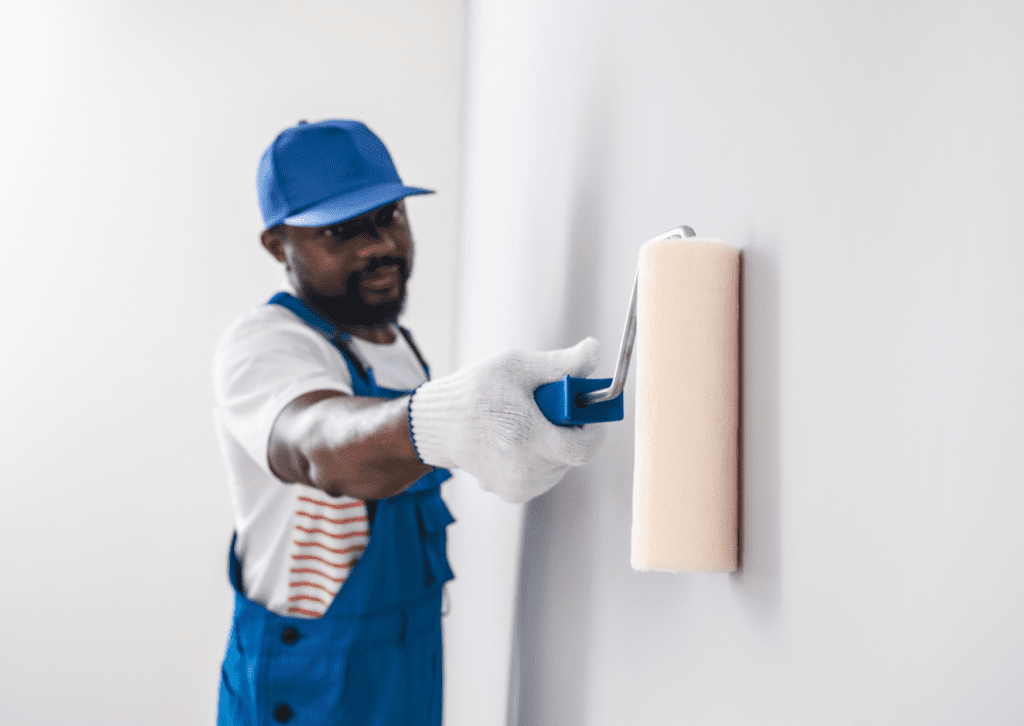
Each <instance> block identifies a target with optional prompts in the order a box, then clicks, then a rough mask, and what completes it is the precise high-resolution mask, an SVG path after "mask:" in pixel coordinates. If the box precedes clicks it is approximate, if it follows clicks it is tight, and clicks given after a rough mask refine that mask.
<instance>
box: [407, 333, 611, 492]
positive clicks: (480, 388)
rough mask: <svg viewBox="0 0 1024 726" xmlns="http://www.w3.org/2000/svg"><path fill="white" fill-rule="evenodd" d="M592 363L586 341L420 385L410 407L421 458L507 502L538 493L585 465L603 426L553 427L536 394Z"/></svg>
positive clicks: (504, 357) (497, 359) (495, 359)
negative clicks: (475, 482)
mask: <svg viewBox="0 0 1024 726" xmlns="http://www.w3.org/2000/svg"><path fill="white" fill-rule="evenodd" d="M597 360H598V344H597V341H596V340H594V339H593V338H587V339H585V340H582V341H580V342H579V343H577V344H576V345H574V346H573V347H572V348H566V349H564V350H553V351H550V352H548V353H528V352H522V351H509V352H506V353H500V354H498V355H495V356H492V357H490V358H485V359H484V360H481V361H478V362H476V363H474V364H472V365H469V366H466V367H465V368H462V369H460V370H458V371H456V372H455V373H453V374H451V375H450V376H445V377H443V378H439V379H437V380H436V381H430V382H428V383H424V384H423V385H422V386H420V387H419V388H417V389H416V391H415V392H414V393H413V395H412V399H411V400H410V402H409V429H410V431H412V437H413V443H414V444H415V446H416V451H417V453H418V454H419V456H420V459H421V460H422V461H423V463H425V464H430V465H431V466H438V467H443V468H452V467H458V468H459V469H463V470H465V471H467V472H469V473H470V474H472V475H473V476H475V477H476V478H477V479H478V480H479V481H480V485H481V486H482V487H483V488H484V489H488V490H490V491H493V492H494V493H496V494H497V495H498V496H500V497H501V498H502V499H504V500H506V501H508V502H514V503H519V502H525V501H527V500H529V499H532V498H533V497H536V496H538V495H540V494H543V493H544V492H546V491H547V490H548V489H550V488H551V487H553V486H554V485H555V484H557V483H558V482H559V481H561V479H562V476H563V475H564V474H565V472H566V471H568V469H569V467H572V466H580V465H581V464H585V463H586V462H587V461H588V460H589V459H590V457H591V456H592V455H593V453H594V451H595V450H596V449H597V447H598V445H599V444H600V443H601V441H602V440H603V439H604V434H605V427H603V426H601V425H600V424H586V425H584V426H555V425H554V424H553V423H551V422H550V421H548V420H547V419H546V418H544V414H542V413H541V412H540V409H539V408H537V403H536V401H534V399H533V392H534V391H535V390H536V389H537V388H539V387H540V386H542V385H543V384H545V383H550V382H552V381H557V380H559V379H560V378H562V377H564V376H565V375H566V374H570V375H573V376H586V375H588V374H590V373H592V372H593V370H594V368H595V367H596V366H597Z"/></svg>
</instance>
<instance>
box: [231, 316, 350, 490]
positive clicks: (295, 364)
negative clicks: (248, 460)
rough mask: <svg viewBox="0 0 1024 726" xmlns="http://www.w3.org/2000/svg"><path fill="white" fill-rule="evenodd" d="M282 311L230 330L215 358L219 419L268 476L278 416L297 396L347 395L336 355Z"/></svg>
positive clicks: (345, 372) (248, 319) (345, 374)
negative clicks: (319, 393) (315, 393)
mask: <svg viewBox="0 0 1024 726" xmlns="http://www.w3.org/2000/svg"><path fill="white" fill-rule="evenodd" d="M290 315H291V314H290V313H288V312H287V311H283V310H282V311H276V310H268V311H262V310H261V311H257V312H256V313H252V314H250V315H248V316H246V317H245V318H243V319H242V320H240V321H239V322H238V323H236V324H235V325H234V326H232V327H231V328H230V329H229V330H228V332H227V333H225V334H224V337H223V338H222V339H221V341H220V344H219V345H218V347H217V352H216V353H215V355H214V363H213V377H214V389H215V394H216V399H217V409H218V411H219V414H220V419H221V421H222V422H223V425H224V427H225V428H226V429H227V432H228V433H229V434H230V435H231V436H232V437H233V438H234V439H235V440H237V441H238V443H239V444H240V445H241V446H242V448H244V449H245V451H246V452H247V453H248V454H249V456H250V457H252V459H253V461H254V462H255V463H256V464H257V465H258V466H259V467H260V468H262V469H263V470H264V471H266V472H267V473H268V474H272V473H273V472H271V471H270V464H269V463H268V461H267V449H268V443H269V441H270V433H271V430H272V428H273V426H274V422H275V421H276V420H277V416H278V414H280V413H281V411H282V410H283V409H284V407H285V406H287V405H288V404H289V403H291V402H292V401H294V400H295V399H296V398H298V397H299V396H301V395H303V394H305V393H310V392H311V391H319V390H334V391H340V392H341V393H347V394H350V395H351V393H352V381H351V376H350V375H349V372H348V369H347V367H346V366H345V363H344V359H343V358H342V357H341V354H340V353H339V352H338V351H336V350H335V349H334V348H333V347H332V346H331V344H330V343H329V342H328V341H327V340H326V339H325V338H324V337H323V336H322V335H320V333H318V332H317V331H315V330H313V329H312V328H310V327H309V326H307V325H305V324H304V323H302V322H301V321H300V320H298V319H297V318H295V320H294V321H292V320H289V319H288V317H286V316H290Z"/></svg>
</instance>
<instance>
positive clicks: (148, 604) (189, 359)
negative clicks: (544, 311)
mask: <svg viewBox="0 0 1024 726" xmlns="http://www.w3.org/2000/svg"><path fill="white" fill-rule="evenodd" d="M461 32H462V5H461V3H460V2H458V1H457V0H451V1H442V0H438V1H436V2H430V3H421V2H414V1H412V0H409V1H405V0H383V1H381V0H378V1H377V2H373V3H356V2H341V3H337V2H320V1H319V0H299V1H298V2H289V3H272V2H264V1H262V0H257V1H256V2H240V1H239V2H235V1H233V0H217V1H216V2H173V3H164V2H121V1H119V0H109V1H97V2H72V1H67V2H64V1H63V0H45V1H43V2H32V3H6V4H5V7H4V12H3V21H2V22H0V39H2V42H0V59H2V60H0V73H3V77H2V89H3V109H4V112H3V114H0V132H2V138H3V144H2V145H0V159H2V162H0V168H2V169H3V173H2V175H0V209H2V212H3V214H2V219H3V232H2V238H0V291H2V292H3V301H4V304H3V306H2V308H0V318H2V322H0V330H2V331H3V343H2V356H0V381H2V384H0V412H2V415H0V471H2V472H3V483H4V495H3V500H2V502H0V549H2V552H3V556H2V557H0V593H2V601H3V602H2V605H0V613H2V614H3V620H4V623H5V625H6V628H5V629H6V633H5V635H4V638H3V645H2V647H0V653H2V657H0V723H4V724H25V725H32V726H36V725H42V724H61V725H65V724H96V725H97V726H100V725H102V726H108V725H110V724H139V725H142V724H166V725H167V726H172V725H173V726H179V725H181V724H212V723H213V722H214V721H215V703H216V697H217V681H218V677H219V670H220V659H221V657H222V655H223V653H224V647H225V644H226V641H227V635H228V628H229V624H230V613H231V608H232V591H231V589H230V586H229V585H228V582H227V579H226V557H227V547H228V543H229V542H230V539H231V528H232V512H231V502H230V498H229V494H228V489H227V484H226V475H225V470H224V466H223V464H222V462H221V457H220V453H219V451H218V450H217V443H216V439H215V436H214V429H213V420H212V408H213V395H212V386H211V377H210V367H211V358H212V354H213V349H214V346H215V344H216V341H217V339H218V338H219V337H220V335H221V333H222V332H223V331H224V330H225V328H226V327H227V326H228V324H229V323H230V322H231V321H232V320H233V319H235V318H236V317H237V316H238V315H240V314H241V313H243V312H245V311H246V310H248V309H250V308H251V307H253V306H255V305H258V304H261V303H262V302H263V301H265V300H266V299H267V298H268V297H269V296H270V295H271V294H272V293H273V292H274V291H275V290H276V289H277V287H278V285H279V284H280V282H281V280H282V274H281V272H280V269H279V267H278V266H277V264H276V263H274V261H273V260H272V258H271V257H270V256H269V255H268V254H267V253H266V252H265V251H264V250H263V249H262V248H261V247H260V246H259V242H258V234H259V232H260V231H261V229H262V227H261V224H260V220H259V215H258V210H257V206H256V194H255V175H256V164H257V162H258V160H259V157H260V154H261V153H262V151H263V149H264V148H265V147H266V146H267V144H269V143H270V141H271V140H272V139H273V138H274V136H275V135H276V134H277V133H278V132H279V131H281V130H282V129H284V128H285V127H287V126H291V125H292V124H294V123H295V122H296V121H298V120H299V119H308V120H320V119H323V118H330V117H354V118H359V119H362V120H364V121H365V122H366V123H367V124H368V125H369V126H370V127H371V128H372V129H374V130H375V131H376V132H377V133H378V134H379V135H380V136H381V137H382V138H383V139H384V141H385V143H386V144H387V145H388V146H389V148H390V149H391V151H392V153H393V155H394V158H395V161H396V163H397V166H398V170H399V172H400V173H401V174H402V176H403V178H404V179H405V180H406V181H408V182H410V183H412V184H416V185H422V186H425V187H428V188H431V189H436V190H437V191H438V193H437V194H436V195H433V196H430V197H417V198H413V199H411V200H410V201H409V206H408V208H409V214H410V218H411V223H412V227H413V233H414V236H415V238H416V241H417V252H418V256H417V260H416V270H415V272H414V275H413V279H412V281H411V283H410V294H409V301H408V314H407V315H406V317H405V323H406V324H407V325H408V326H409V327H410V328H411V329H412V330H413V331H414V332H415V334H416V336H417V341H418V342H419V344H420V346H421V347H422V349H423V350H424V353H425V355H426V356H427V358H428V359H429V360H430V362H431V363H432V364H433V367H434V370H435V371H436V372H438V373H445V372H448V371H450V370H451V368H452V364H453V343H452V333H453V323H452V308H453V304H454V290H453V281H454V276H455V254H456V244H455V240H456V235H457V226H458V218H457V214H456V209H457V202H458V199H459V188H460V184H459V151H460V140H461V132H460V127H459V119H460V94H459V88H460V83H459V81H460V77H461V61H462V44H461Z"/></svg>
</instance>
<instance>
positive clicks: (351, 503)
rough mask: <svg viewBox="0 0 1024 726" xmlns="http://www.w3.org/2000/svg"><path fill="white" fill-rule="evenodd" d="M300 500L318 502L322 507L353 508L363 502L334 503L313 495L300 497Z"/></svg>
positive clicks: (311, 502)
mask: <svg viewBox="0 0 1024 726" xmlns="http://www.w3.org/2000/svg"><path fill="white" fill-rule="evenodd" d="M299 501H300V502H309V503H310V504H316V505H318V506H321V507H330V508H331V509H351V508H352V507H361V506H362V505H363V502H361V501H355V502H345V503H344V504H332V503H331V502H323V501H320V500H319V499H313V498H312V497H299Z"/></svg>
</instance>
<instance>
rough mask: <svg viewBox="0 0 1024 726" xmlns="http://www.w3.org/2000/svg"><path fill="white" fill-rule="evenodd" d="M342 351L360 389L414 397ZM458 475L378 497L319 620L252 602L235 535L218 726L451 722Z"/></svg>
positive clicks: (321, 326) (324, 325)
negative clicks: (450, 537) (449, 657)
mask: <svg viewBox="0 0 1024 726" xmlns="http://www.w3.org/2000/svg"><path fill="white" fill-rule="evenodd" d="M282 295H285V297H281V296H280V295H278V296H275V297H274V298H272V299H271V303H269V304H281V305H284V306H285V307H288V308H289V309H291V310H293V311H295V312H296V314H298V315H299V316H300V317H301V318H302V319H303V320H305V321H306V322H307V323H308V324H310V325H311V326H312V327H314V328H316V329H318V330H320V332H322V333H324V334H325V335H326V336H327V337H328V338H330V339H331V340H332V341H334V342H335V344H336V345H337V337H338V336H337V331H336V330H334V328H333V326H331V325H330V323H328V322H327V321H325V320H323V319H322V318H319V316H317V315H316V314H315V313H314V312H313V311H312V310H310V309H309V308H308V307H306V306H305V305H304V304H303V303H302V302H301V301H300V300H297V299H296V298H294V297H292V296H290V295H287V294H286V293H282ZM328 329H329V331H328ZM328 332H330V334H328ZM339 350H341V352H342V355H343V356H344V357H345V362H346V364H347V365H348V367H349V371H350V372H351V373H352V384H353V390H354V393H355V395H357V396H375V397H381V398H395V397H398V396H402V395H406V393H407V392H403V391H392V390H389V389H385V388H381V387H380V386H377V385H376V384H375V383H374V381H373V376H372V371H367V375H365V376H364V375H360V366H358V364H357V363H356V362H355V361H354V360H352V358H351V357H350V355H349V353H348V352H346V350H345V349H344V348H343V347H340V346H339ZM450 476H451V475H450V474H449V472H448V471H447V470H444V469H435V470H434V471H432V472H430V473H429V474H427V475H425V476H423V477H422V478H421V479H419V480H418V481H416V482H415V483H414V484H413V485H412V486H411V487H409V488H408V489H406V490H405V491H404V492H402V493H401V494H398V495H396V496H393V497H390V498H388V499H381V500H379V501H378V502H377V507H376V513H375V515H374V520H373V528H372V532H371V535H370V541H369V543H368V545H367V548H366V551H365V552H364V553H363V556H362V557H361V558H360V559H359V561H358V562H357V563H356V565H355V567H353V568H352V572H351V573H350V574H349V577H348V579H347V580H346V582H345V584H344V585H343V586H342V588H341V590H340V591H339V592H338V594H337V596H336V597H335V598H334V602H332V603H331V606H330V607H329V608H328V609H327V612H326V613H325V614H324V616H323V617H322V618H319V619H303V618H291V617H286V616H282V615H276V614H274V613H272V612H270V611H269V610H267V609H266V608H264V607H263V606H262V605H260V604H258V603H255V602H253V601H252V600H249V599H248V598H246V597H245V593H244V584H243V582H242V566H241V562H240V561H239V560H238V558H237V557H236V555H235V546H234V545H235V543H234V541H232V543H231V549H230V553H229V575H230V578H231V583H232V585H233V586H234V588H235V615H234V621H233V625H232V630H231V637H230V639H229V641H228V648H227V653H226V655H225V657H224V665H223V668H222V671H221V686H220V702H219V712H218V720H217V723H218V725H219V726H229V725H230V726H240V725H241V724H245V725H246V726H249V725H256V724H258V725H259V726H264V725H270V724H275V723H288V724H302V725H303V726H305V725H307V724H308V725H309V726H313V725H314V724H315V725H316V726H325V725H327V724H346V725H348V724H352V725H358V726H399V725H401V726H413V725H414V724H415V725H416V726H423V725H426V726H440V724H441V674H442V653H441V595H442V589H443V587H444V584H445V583H446V582H447V581H448V580H450V579H452V577H454V575H453V574H452V571H451V568H450V567H449V565H448V558H447V555H446V553H445V545H446V528H447V526H448V525H449V524H451V523H452V522H453V521H454V519H453V518H452V515H451V513H450V512H449V511H448V508H447V507H446V506H445V503H444V501H443V500H442V499H441V495H440V485H441V482H443V481H445V480H446V479H448V478H449V477H450ZM283 717H287V718H286V719H285V720H283V721H282V720H281V719H282V718H283Z"/></svg>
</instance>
